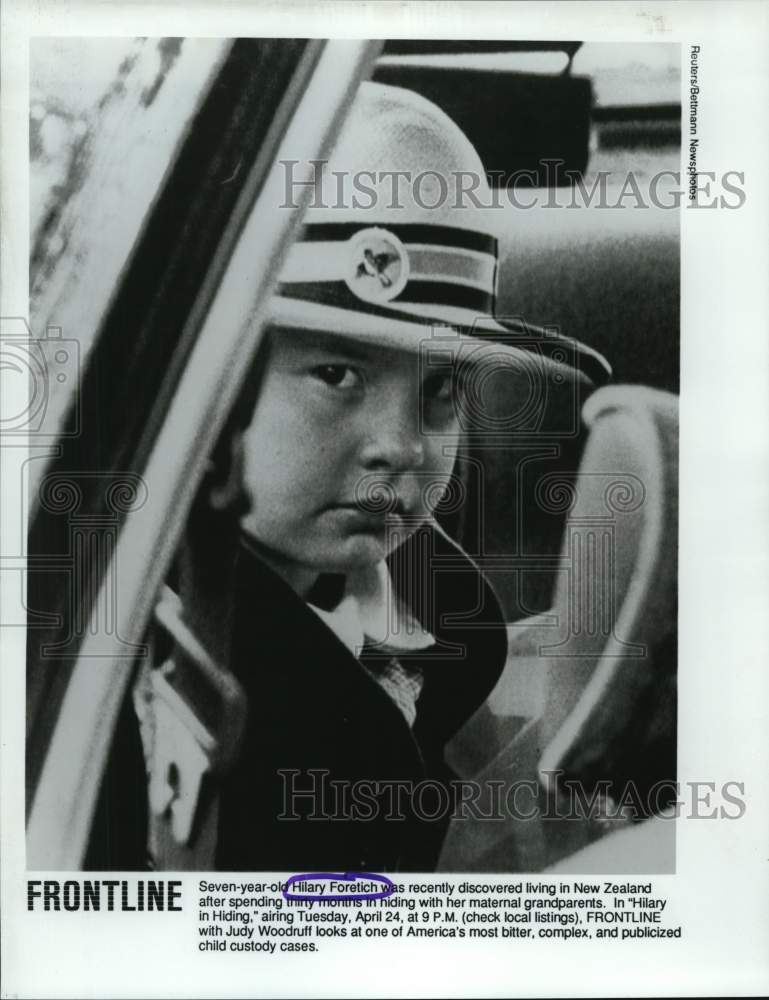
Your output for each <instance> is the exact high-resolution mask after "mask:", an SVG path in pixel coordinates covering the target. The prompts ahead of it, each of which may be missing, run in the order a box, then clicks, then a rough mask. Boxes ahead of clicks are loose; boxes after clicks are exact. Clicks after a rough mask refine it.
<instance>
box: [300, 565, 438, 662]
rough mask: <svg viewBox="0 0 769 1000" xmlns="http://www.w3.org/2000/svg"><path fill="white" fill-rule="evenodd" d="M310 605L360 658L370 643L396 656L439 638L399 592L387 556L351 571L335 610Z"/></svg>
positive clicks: (430, 643)
mask: <svg viewBox="0 0 769 1000" xmlns="http://www.w3.org/2000/svg"><path fill="white" fill-rule="evenodd" d="M308 606H309V607H310V608H312V610H313V611H314V612H315V614H316V615H318V617H319V618H320V619H321V620H322V621H323V622H325V624H326V625H328V627H329V628H330V629H331V631H332V632H334V634H335V635H336V636H337V638H339V639H340V640H341V641H342V642H343V643H344V645H345V646H346V647H347V648H348V649H349V650H350V652H351V653H352V654H353V656H356V657H357V656H358V655H359V654H360V652H361V650H362V648H363V646H364V644H365V643H366V642H368V643H369V644H375V645H376V646H377V647H378V648H379V649H382V650H386V651H388V652H392V653H393V654H396V655H397V654H398V653H413V652H416V651H417V650H420V649H427V647H428V646H432V645H434V644H435V638H434V637H433V636H432V635H431V633H430V632H428V631H427V630H426V629H425V628H424V627H423V626H422V624H421V622H420V621H419V620H418V619H417V618H416V617H415V616H414V615H413V614H412V613H411V611H410V610H409V608H408V607H407V606H406V605H405V604H404V602H403V601H401V599H400V598H399V597H398V595H397V594H396V593H395V589H394V587H393V582H392V579H391V577H390V571H389V570H388V568H387V563H386V562H385V560H384V559H383V560H382V561H381V562H379V563H377V564H376V566H370V567H366V568H365V569H361V570H356V571H355V572H353V573H350V574H348V576H347V578H346V580H345V589H344V593H343V594H342V599H341V600H340V602H339V604H337V606H336V607H335V608H334V609H333V610H332V611H325V610H323V609H322V608H319V607H316V605H314V604H309V605H308Z"/></svg>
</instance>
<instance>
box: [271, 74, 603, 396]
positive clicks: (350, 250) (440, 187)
mask: <svg viewBox="0 0 769 1000" xmlns="http://www.w3.org/2000/svg"><path fill="white" fill-rule="evenodd" d="M311 167H312V169H311V170H310V171H309V183H310V185H311V188H312V189H311V191H310V204H309V207H308V209H307V211H306V214H305V217H304V226H303V231H302V233H301V235H300V237H299V239H298V240H297V242H296V243H295V244H294V245H293V246H292V247H291V249H290V251H289V254H288V257H287V260H286V262H285V265H284V267H283V270H282V273H281V276H280V284H279V286H278V292H277V294H276V295H275V296H274V298H273V301H272V308H271V321H272V323H273V324H274V325H276V326H280V327H287V328H291V329H303V330H308V331H317V332H325V333H332V334H337V335H340V336H344V337H347V338H354V339H366V340H373V341H374V342H376V343H379V344H382V345H385V346H392V347H396V348H402V349H406V350H419V349H420V348H421V347H422V346H423V345H424V344H425V343H430V342H431V341H432V338H434V337H438V338H439V339H440V341H441V343H442V344H444V345H446V344H452V343H453V344H454V345H456V346H457V347H462V348H466V349H470V351H471V356H472V357H473V358H478V359H480V358H482V357H483V356H485V355H488V356H493V357H495V358H500V357H508V358H510V359H515V360H517V361H518V362H519V363H521V364H524V366H525V367H527V368H531V367H532V366H534V367H535V368H541V369H542V370H543V371H546V372H550V371H557V372H559V373H561V375H571V376H573V377H578V378H582V379H584V380H588V381H590V382H592V383H595V384H602V383H604V382H606V381H607V380H608V378H609V377H610V375H611V368H610V366H609V364H608V362H607V361H606V360H605V358H603V357H602V356H601V355H600V354H599V353H598V352H597V351H594V350H592V349H591V348H589V347H587V346H586V345H585V344H582V343H580V342H579V341H576V340H574V339H572V338H569V337H567V336H563V335H562V334H561V333H560V332H559V331H557V330H555V329H553V328H550V327H545V328H543V327H541V326H538V325H536V322H537V319H539V322H542V321H543V320H545V319H546V320H547V321H549V320H551V319H552V317H547V318H543V317H539V318H535V317H511V318H507V317H497V316H496V309H495V306H496V282H497V273H498V241H497V238H496V234H495V231H494V228H493V225H494V220H495V218H497V217H498V214H499V213H497V212H494V211H492V210H491V209H490V208H489V206H490V205H491V204H492V199H491V192H490V190H489V187H488V181H487V179H486V172H485V170H484V167H483V164H482V163H481V161H480V159H479V157H478V154H477V153H476V151H475V148H474V147H473V145H472V144H471V143H470V141H469V139H468V138H467V137H466V136H465V134H464V133H463V132H462V131H461V129H459V127H458V126H457V125H456V124H455V123H454V122H453V121H452V120H451V119H450V118H449V117H448V115H446V114H445V113H444V112H443V111H441V110H440V108H438V107H436V105H434V104H433V103H432V102H430V101H428V100H427V99H425V98H424V97H421V96H420V95H418V94H416V93H414V92H412V91H409V90H404V89H402V88H400V87H391V86H385V85H383V84H375V83H364V84H362V85H361V87H360V88H359V90H358V93H357V95H356V98H355V100H354V103H353V106H352V108H351V110H350V113H349V115H348V117H347V120H346V122H345V124H344V127H343V129H342V132H341V134H340V136H339V138H338V140H337V143H336V145H335V147H334V150H333V153H332V154H331V156H330V157H329V158H328V160H327V161H322V162H321V161H316V162H315V163H314V164H312V165H311ZM288 169H290V170H291V173H290V174H287V194H293V191H294V187H293V185H294V183H295V178H296V177H298V176H300V171H299V170H298V165H297V164H295V163H291V164H288V165H287V170H288ZM294 171H295V172H294ZM301 176H302V177H303V181H304V183H305V185H306V184H307V183H308V179H307V177H306V176H305V175H301ZM297 190H298V189H297Z"/></svg>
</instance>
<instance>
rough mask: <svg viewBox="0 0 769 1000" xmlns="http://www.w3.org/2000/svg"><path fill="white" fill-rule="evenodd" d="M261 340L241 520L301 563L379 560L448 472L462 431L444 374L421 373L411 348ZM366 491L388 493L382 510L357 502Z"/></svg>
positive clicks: (286, 336) (415, 522)
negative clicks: (247, 505) (247, 501)
mask: <svg viewBox="0 0 769 1000" xmlns="http://www.w3.org/2000/svg"><path fill="white" fill-rule="evenodd" d="M265 347H266V350H267V351H268V356H267V359H266V367H265V373H264V379H263V382H262V386H261V391H260V395H259V400H258V402H257V405H256V409H255V411H254V418H253V421H252V423H251V425H250V427H249V428H248V430H247V431H246V434H245V439H244V445H245V482H246V486H247V488H248V490H249V493H250V494H251V499H252V505H253V506H252V510H251V511H250V512H249V514H248V515H247V516H246V518H245V519H244V526H245V527H246V529H247V530H248V531H249V532H250V533H251V534H252V535H253V536H254V537H255V538H256V540H257V541H258V542H261V543H262V545H264V546H266V547H267V548H268V549H270V550H271V551H272V554H273V555H274V556H275V557H277V559H278V560H279V561H281V562H282V561H285V562H286V563H287V564H288V566H291V565H292V564H293V565H294V566H295V567H296V568H298V569H305V570H312V571H315V572H337V573H339V572H349V571H350V570H352V569H357V568H361V567H363V566H365V565H369V564H374V563H376V562H379V560H381V559H382V558H383V557H384V556H385V555H386V554H387V553H388V551H389V550H390V549H391V548H392V547H393V546H394V545H396V544H399V543H400V542H402V541H403V540H404V538H405V537H406V536H407V535H408V534H410V533H411V532H413V531H414V530H415V529H416V528H417V527H418V526H419V524H420V523H422V522H423V521H424V520H425V519H426V518H427V517H428V516H429V515H430V514H431V513H432V510H433V508H434V507H435V505H436V504H437V503H438V502H439V500H440V496H441V493H442V490H443V487H445V485H446V484H447V482H448V480H449V477H450V474H451V470H452V468H453V466H454V459H455V457H456V450H457V443H458V436H459V430H458V424H457V419H456V413H455V403H454V399H453V397H452V379H451V377H450V374H447V373H446V372H445V370H442V371H440V372H437V373H436V371H435V370H432V371H431V369H430V368H428V367H425V366H423V368H422V371H421V372H420V363H419V355H418V354H417V353H416V352H413V353H411V352H406V351H400V350H393V349H390V348H384V347H380V346H378V345H374V344H368V343H361V342H358V341H352V340H345V339H342V338H339V337H336V336H328V337H325V336H323V337H321V336H320V335H318V334H306V333H297V332H294V331H278V332H273V333H272V334H271V335H270V339H269V342H268V343H267V344H266V345H265ZM377 484H381V485H380V486H379V489H378V490H377ZM372 490H373V495H374V496H376V495H377V493H379V495H380V496H381V495H382V493H384V494H385V495H386V496H387V497H388V498H389V499H390V501H391V502H390V503H388V504H386V506H387V507H389V508H390V512H389V513H387V514H385V513H384V512H383V511H382V510H381V506H382V505H381V504H380V510H379V512H369V511H365V510H362V509H361V506H360V503H361V501H364V502H365V500H366V498H367V497H369V498H371V497H372ZM374 505H375V506H376V500H374ZM393 506H395V512H394V513H393V512H392V508H393ZM393 532H394V533H395V534H394V535H393ZM396 536H397V537H396Z"/></svg>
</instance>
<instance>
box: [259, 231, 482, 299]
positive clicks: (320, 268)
mask: <svg viewBox="0 0 769 1000" xmlns="http://www.w3.org/2000/svg"><path fill="white" fill-rule="evenodd" d="M496 274H497V241H496V239H495V238H494V237H493V236H490V235H489V234H488V233H482V232H478V231H475V230H470V229H459V228H456V227H453V226H442V225H429V224H419V223H417V224H394V225H390V226H387V227H386V228H385V227H382V226H368V227H361V226H360V224H356V223H349V222H346V223H345V222H322V223H317V222H316V223H310V224H308V225H307V226H306V227H305V230H304V232H303V234H302V237H301V238H300V240H299V241H298V242H297V243H295V244H294V245H293V247H292V248H291V251H290V253H289V256H288V259H287V261H286V264H285V265H284V268H283V271H282V273H281V278H280V289H279V291H280V294H281V295H285V296H289V297H291V298H296V299H304V300H307V301H311V302H323V303H325V304H326V305H334V306H338V307H341V308H346V309H361V308H363V309H364V310H366V308H367V307H369V308H370V307H371V306H374V307H377V306H378V307H380V308H381V307H385V308H387V307H388V306H389V307H390V308H392V309H397V310H408V308H409V306H410V305H415V306H420V307H422V308H424V306H431V307H435V309H436V310H438V311H439V310H440V308H441V307H442V306H443V307H448V308H453V309H456V308H460V309H467V310H470V311H472V312H474V313H476V314H481V315H486V316H493V315H494V305H495V285H496Z"/></svg>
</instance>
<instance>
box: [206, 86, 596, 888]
mask: <svg viewBox="0 0 769 1000" xmlns="http://www.w3.org/2000/svg"><path fill="white" fill-rule="evenodd" d="M396 174H397V175H398V177H399V184H398V185H397V190H396V188H394V187H393V178H394V175H396ZM468 177H471V178H473V179H474V182H475V187H474V190H475V191H476V193H477V192H478V191H479V190H480V192H481V194H480V197H481V198H482V197H483V190H484V189H485V190H486V192H487V194H488V189H487V188H486V181H485V174H484V171H483V167H482V165H481V164H480V161H479V159H478V157H477V154H476V153H475V150H474V149H473V147H472V146H471V145H470V143H469V142H468V140H467V139H466V137H465V136H464V135H463V134H462V133H461V132H460V130H459V129H458V128H457V126H456V125H454V123H453V122H451V121H450V119H449V118H448V117H447V116H446V115H445V114H443V113H442V112H441V111H440V110H439V109H438V108H437V107H435V106H434V105H433V104H431V103H430V102H428V101H426V100H425V99H423V98H421V97H418V96H417V95H416V94H413V93H411V92H408V91H404V90H400V89H398V88H393V87H385V86H380V85H374V84H364V85H363V86H362V87H361V89H360V92H359V94H358V97H357V99H356V101H355V104H354V107H353V109H352V112H351V114H350V117H349V119H348V121H347V122H346V124H345V127H344V129H343V133H342V135H341V137H340V139H339V141H338V142H337V145H336V147H335V151H334V153H333V155H332V157H331V160H330V162H329V163H328V165H327V168H326V169H325V170H324V172H323V175H322V177H320V178H318V179H317V184H316V187H315V190H314V192H313V199H312V202H311V205H310V208H309V210H308V212H307V215H306V217H305V228H304V232H303V235H302V237H301V238H300V240H299V241H298V243H297V244H296V245H295V246H294V247H293V248H292V249H291V251H290V253H289V257H288V260H287V261H286V263H285V266H284V268H283V272H282V278H281V284H280V288H279V294H278V295H277V296H276V297H275V301H274V306H273V313H272V317H271V318H272V326H271V328H270V330H269V332H268V334H267V335H266V343H265V345H264V354H263V357H262V359H261V360H262V364H261V371H262V375H261V383H260V386H259V394H258V400H257V403H256V408H255V411H254V413H253V419H252V421H251V424H250V426H249V427H248V429H247V431H246V432H245V435H244V440H243V443H244V454H245V485H246V487H247V491H248V493H249V495H250V500H251V509H250V511H249V512H248V513H247V514H246V515H245V516H244V518H243V521H242V529H243V533H242V544H241V549H240V556H239V565H238V573H237V580H238V582H237V594H236V614H235V629H234V645H233V650H232V657H231V662H232V663H233V664H234V669H235V670H236V672H237V674H238V677H239V680H240V682H241V684H243V686H244V688H245V690H246V693H247V698H248V703H249V711H250V717H249V723H248V728H247V732H246V739H245V745H244V747H243V750H242V753H241V755H240V758H239V761H238V763H237V766H236V767H235V769H234V770H233V771H232V772H231V773H230V774H229V775H228V776H227V778H226V779H225V782H224V785H223V787H222V789H221V794H220V805H219V808H220V816H219V832H218V846H217V866H218V867H219V868H223V869H235V870H237V869H244V870H249V869H251V870H253V869H261V870H278V871H289V872H309V871H313V870H328V871H333V870H343V871H344V870H358V871H366V870H370V871H380V872H382V871H393V870H423V871H425V870H431V869H433V868H434V866H435V864H436V861H437V858H438V854H439V851H440V845H441V841H442V838H443V835H444V832H445V827H446V823H447V821H448V818H449V817H450V815H451V812H452V809H453V805H454V798H453V795H454V792H453V789H452V786H451V773H450V771H449V769H448V767H447V765H446V763H445V760H444V751H445V747H446V743H447V741H448V740H449V739H450V738H451V737H452V735H453V734H454V733H456V731H457V730H458V729H459V727H460V726H461V725H462V723H463V722H464V721H465V720H466V719H467V718H468V717H469V716H470V715H471V714H472V713H473V712H474V711H475V710H476V709H477V708H478V707H479V706H480V705H481V703H482V702H483V701H484V699H485V698H486V697H487V695H488V694H489V692H490V691H491V689H492V687H493V686H494V684H495V682H496V680H497V678H498V677H499V675H500V672H501V670H502V668H503V665H504V662H505V657H506V650H507V646H506V632H505V628H504V623H503V621H502V619H501V614H500V610H499V606H498V603H497V601H496V599H495V597H494V595H493V593H492V591H491V589H490V587H489V586H488V584H487V583H486V582H485V580H484V579H483V577H482V575H481V574H480V572H479V571H478V569H477V568H476V567H475V565H474V564H473V563H472V561H471V560H470V559H469V558H468V557H467V556H466V555H465V554H464V553H463V552H462V551H461V549H460V548H459V547H458V546H457V545H456V544H455V543H454V542H452V541H451V540H450V539H449V538H448V537H447V535H446V534H445V533H444V532H443V531H442V530H441V529H440V528H439V527H438V525H437V524H436V521H435V519H434V516H433V515H434V514H435V513H436V508H438V509H439V507H440V504H441V503H442V502H443V501H444V498H445V497H446V494H447V491H450V487H451V485H452V473H453V469H454V463H455V458H456V455H457V448H458V445H459V441H460V433H461V431H462V427H463V413H464V414H466V413H467V412H468V409H469V408H470V403H471V402H472V396H473V391H474V385H475V388H476V389H477V380H478V372H482V371H484V370H487V369H488V365H489V364H492V365H495V366H500V365H508V366H512V367H513V368H514V369H516V370H518V371H519V374H521V376H522V378H521V384H522V386H526V385H528V386H529V387H530V386H531V384H532V382H533V383H537V382H538V381H539V382H542V381H543V380H547V379H549V378H552V377H555V378H556V379H557V380H563V378H564V377H566V376H568V377H572V378H574V377H584V378H591V377H592V378H593V379H594V380H596V381H597V380H602V379H603V378H605V376H606V366H605V362H603V359H601V358H600V357H599V356H597V355H595V354H593V353H592V352H591V351H589V349H587V348H584V347H583V346H582V345H578V344H575V343H574V342H571V341H565V340H563V339H561V338H556V337H552V336H548V337H544V338H543V337H541V336H540V337H538V338H535V337H533V336H532V334H531V332H530V331H527V330H526V329H525V328H523V327H521V326H518V327H516V326H513V327H505V326H503V325H501V324H500V323H498V322H496V321H495V320H494V318H493V305H494V291H495V289H494V281H495V277H496V240H495V239H494V236H493V234H492V233H491V232H489V231H488V228H487V226H488V223H487V220H486V219H485V218H484V217H483V212H482V210H480V209H479V208H478V206H477V203H476V202H473V201H472V200H467V199H465V202H466V203H463V202H462V201H461V200H460V195H461V194H462V190H463V188H462V185H464V188H465V189H466V188H467V187H468V182H467V178H468ZM364 179H365V181H366V184H367V186H368V194H367V195H364V194H362V193H361V192H362V191H363V180H364ZM476 201H477V199H476ZM487 203H488V199H487ZM559 352H560V353H559ZM484 366H485V368H484ZM580 373H581V374H580ZM528 391H530V388H529V390H528Z"/></svg>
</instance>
